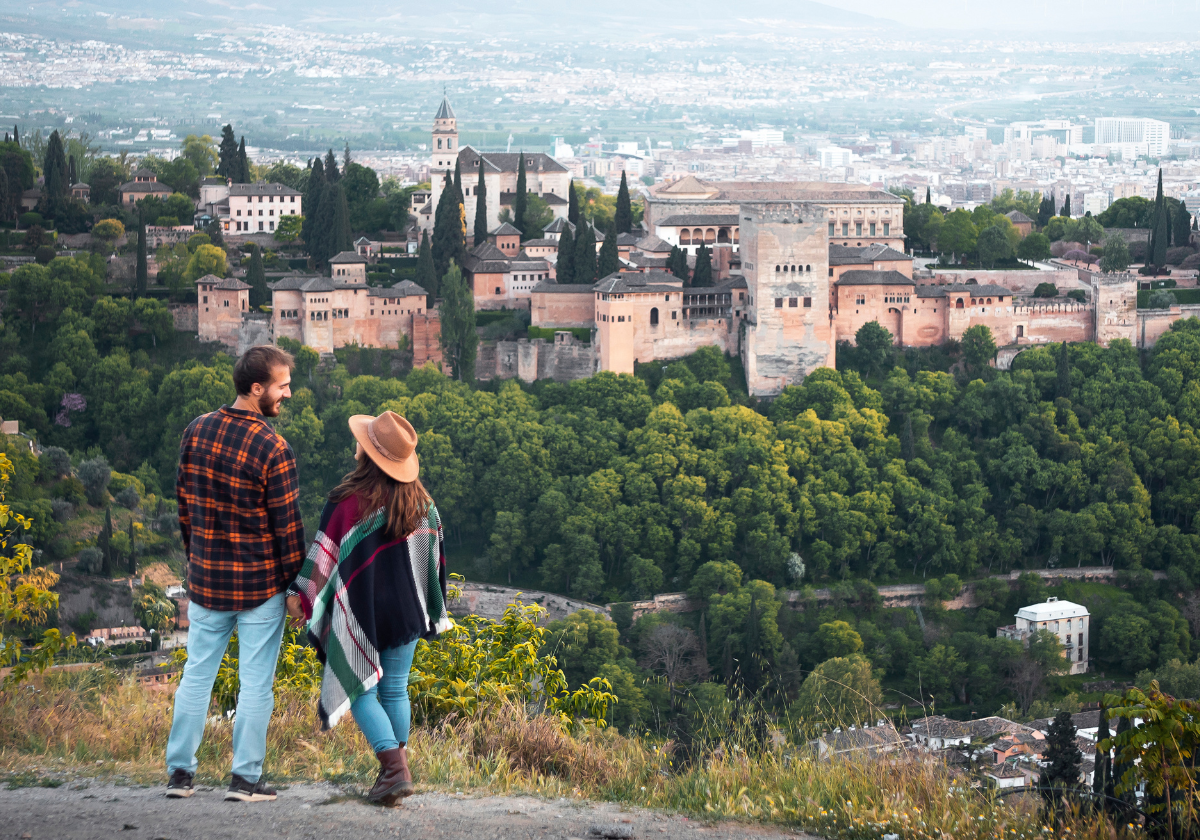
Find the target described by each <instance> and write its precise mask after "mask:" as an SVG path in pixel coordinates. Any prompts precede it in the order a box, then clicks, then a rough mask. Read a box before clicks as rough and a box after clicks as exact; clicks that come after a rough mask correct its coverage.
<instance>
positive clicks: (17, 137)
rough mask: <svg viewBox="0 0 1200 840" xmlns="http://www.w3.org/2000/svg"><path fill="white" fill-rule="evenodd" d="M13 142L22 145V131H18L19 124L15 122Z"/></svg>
mask: <svg viewBox="0 0 1200 840" xmlns="http://www.w3.org/2000/svg"><path fill="white" fill-rule="evenodd" d="M13 142H14V143H16V144H17V145H18V146H20V145H21V133H20V132H19V131H17V124H16V123H13Z"/></svg>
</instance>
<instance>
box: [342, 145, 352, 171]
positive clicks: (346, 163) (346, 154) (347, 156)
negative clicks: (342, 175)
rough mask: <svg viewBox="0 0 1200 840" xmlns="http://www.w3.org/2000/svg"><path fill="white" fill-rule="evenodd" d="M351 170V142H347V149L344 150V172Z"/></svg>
mask: <svg viewBox="0 0 1200 840" xmlns="http://www.w3.org/2000/svg"><path fill="white" fill-rule="evenodd" d="M349 168H350V141H349V140H347V141H346V147H345V148H344V149H342V171H343V172H345V171H346V170H347V169H349Z"/></svg>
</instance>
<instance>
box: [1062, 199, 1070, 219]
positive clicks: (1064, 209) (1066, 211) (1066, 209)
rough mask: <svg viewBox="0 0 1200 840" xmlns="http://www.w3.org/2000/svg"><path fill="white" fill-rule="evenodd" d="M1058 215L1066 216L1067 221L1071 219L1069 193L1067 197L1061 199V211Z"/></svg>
mask: <svg viewBox="0 0 1200 840" xmlns="http://www.w3.org/2000/svg"><path fill="white" fill-rule="evenodd" d="M1059 215H1060V216H1066V217H1067V218H1068V219H1069V218H1071V194H1070V193H1067V197H1066V198H1064V199H1063V206H1062V211H1061V212H1060V213H1059Z"/></svg>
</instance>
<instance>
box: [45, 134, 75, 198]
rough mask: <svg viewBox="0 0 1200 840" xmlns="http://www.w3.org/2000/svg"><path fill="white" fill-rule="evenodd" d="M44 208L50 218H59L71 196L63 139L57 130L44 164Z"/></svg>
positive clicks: (48, 144) (52, 137)
mask: <svg viewBox="0 0 1200 840" xmlns="http://www.w3.org/2000/svg"><path fill="white" fill-rule="evenodd" d="M42 175H43V176H44V182H43V184H42V202H41V203H42V207H43V209H44V210H45V212H46V215H48V216H55V217H57V215H58V213H59V212H60V211H61V210H62V209H63V207H64V206H65V205H66V203H67V197H68V196H69V195H70V194H71V185H70V184H68V183H67V156H66V154H65V153H64V151H63V142H62V137H60V136H59V134H58V130H57V129H56V130H55V131H54V132H53V133H52V134H51V135H50V140H49V141H48V142H47V143H46V157H45V159H44V161H43V163H42Z"/></svg>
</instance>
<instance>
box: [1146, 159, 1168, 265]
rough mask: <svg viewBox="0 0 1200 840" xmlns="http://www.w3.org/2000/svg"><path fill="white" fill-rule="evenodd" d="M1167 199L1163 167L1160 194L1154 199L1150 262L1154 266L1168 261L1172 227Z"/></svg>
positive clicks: (1160, 175)
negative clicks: (1164, 191) (1168, 241)
mask: <svg viewBox="0 0 1200 840" xmlns="http://www.w3.org/2000/svg"><path fill="white" fill-rule="evenodd" d="M1168 215H1169V211H1168V209H1167V201H1166V199H1165V198H1164V197H1163V188H1162V169H1159V170H1158V195H1157V196H1156V197H1155V199H1154V227H1153V228H1152V229H1151V231H1150V253H1149V255H1148V256H1149V262H1150V263H1151V264H1152V265H1154V266H1161V265H1165V264H1166V262H1167V240H1168V239H1169V238H1170V235H1171V234H1170V228H1169V224H1168V219H1167V216H1168Z"/></svg>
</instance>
